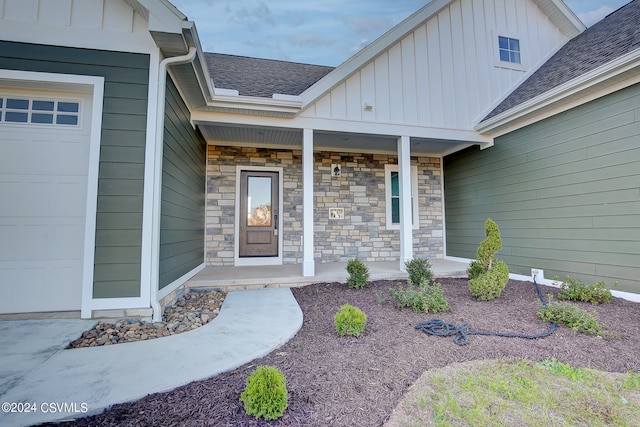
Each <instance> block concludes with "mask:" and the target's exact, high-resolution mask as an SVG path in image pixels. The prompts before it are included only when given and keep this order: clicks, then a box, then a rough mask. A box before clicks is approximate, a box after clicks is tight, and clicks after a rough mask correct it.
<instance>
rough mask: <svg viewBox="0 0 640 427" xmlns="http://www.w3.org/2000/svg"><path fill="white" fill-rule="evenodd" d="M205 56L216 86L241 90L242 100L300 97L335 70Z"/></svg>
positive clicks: (263, 60) (254, 59)
mask: <svg viewBox="0 0 640 427" xmlns="http://www.w3.org/2000/svg"><path fill="white" fill-rule="evenodd" d="M204 55H205V59H206V62H207V67H208V68H209V74H210V75H211V78H212V79H213V84H214V86H215V87H216V88H217V89H233V90H237V91H238V94H239V95H240V96H257V97H264V98H271V97H272V96H273V95H274V94H282V95H294V96H297V95H300V94H301V93H302V92H304V91H305V90H306V89H308V88H309V86H311V85H313V84H314V83H315V82H317V81H318V80H320V79H322V78H323V77H324V76H326V75H327V74H328V73H330V72H331V71H332V70H333V69H334V68H333V67H325V66H322V65H310V64H300V63H295V62H287V61H277V60H272V59H260V58H249V57H246V56H236V55H226V54H221V53H205V54H204Z"/></svg>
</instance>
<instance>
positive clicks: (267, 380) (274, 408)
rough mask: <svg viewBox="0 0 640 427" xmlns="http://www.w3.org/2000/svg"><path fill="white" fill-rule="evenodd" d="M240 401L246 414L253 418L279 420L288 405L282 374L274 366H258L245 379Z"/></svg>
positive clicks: (284, 379)
mask: <svg viewBox="0 0 640 427" xmlns="http://www.w3.org/2000/svg"><path fill="white" fill-rule="evenodd" d="M240 400H241V401H242V403H244V410H245V411H246V413H247V414H249V415H251V416H253V417H255V418H258V419H259V418H262V417H264V419H265V420H276V419H278V418H280V417H281V416H282V415H283V414H284V410H285V409H287V406H288V405H289V401H288V395H287V380H286V378H285V376H284V374H283V373H282V371H280V370H279V369H278V368H276V367H274V366H259V367H258V368H257V369H256V370H255V371H254V372H253V373H252V374H251V375H249V377H248V378H247V385H246V387H245V389H244V391H243V392H242V394H241V395H240Z"/></svg>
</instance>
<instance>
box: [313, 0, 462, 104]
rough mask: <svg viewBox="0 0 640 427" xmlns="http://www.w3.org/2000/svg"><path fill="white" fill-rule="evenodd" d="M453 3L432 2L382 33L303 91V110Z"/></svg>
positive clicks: (446, 1) (443, 0)
mask: <svg viewBox="0 0 640 427" xmlns="http://www.w3.org/2000/svg"><path fill="white" fill-rule="evenodd" d="M451 3H453V0H432V1H431V2H429V3H428V4H426V5H425V6H424V7H422V8H421V9H420V10H418V11H417V12H415V13H414V14H413V15H411V16H409V17H408V18H407V19H405V20H404V21H402V22H401V23H400V24H398V25H396V26H395V27H393V28H392V29H391V30H389V31H387V32H386V33H384V34H383V35H382V36H380V37H379V38H378V39H376V40H375V41H374V42H372V43H371V44H369V45H368V46H367V47H365V48H364V49H362V50H360V51H359V52H358V53H356V54H355V55H353V56H352V57H351V58H349V59H347V60H346V61H345V62H343V63H342V64H340V65H339V66H338V67H337V68H336V69H334V70H333V71H331V72H330V73H329V74H327V75H326V76H325V77H323V78H322V79H320V80H319V81H318V82H316V83H315V84H314V85H312V86H311V87H309V88H308V89H307V90H305V91H304V92H303V93H302V94H301V95H300V96H301V97H302V105H303V109H304V108H306V107H308V106H309V105H310V104H312V103H313V102H315V101H316V100H317V99H319V98H320V97H322V96H323V95H324V94H325V93H327V92H329V91H330V90H331V89H333V88H334V87H335V86H337V85H338V84H340V83H341V82H342V81H344V80H346V79H347V78H349V76H351V75H352V74H353V73H355V72H356V71H358V70H359V69H360V68H362V67H363V66H365V65H366V64H367V63H369V62H370V61H372V60H373V59H374V58H376V57H377V56H378V55H380V54H381V53H382V52H384V51H385V50H387V49H389V48H390V47H391V46H393V45H394V44H396V43H398V42H399V41H400V40H402V39H403V38H404V37H405V36H406V35H407V34H409V33H410V32H412V31H413V30H415V29H416V28H418V27H419V26H420V25H422V24H423V23H424V22H426V21H428V20H429V19H431V18H433V17H434V16H435V15H437V14H438V12H440V11H441V10H442V9H444V8H445V7H447V6H449V5H450V4H451Z"/></svg>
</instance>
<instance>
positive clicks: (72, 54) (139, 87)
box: [0, 42, 149, 298]
mask: <svg viewBox="0 0 640 427" xmlns="http://www.w3.org/2000/svg"><path fill="white" fill-rule="evenodd" d="M0 68H2V69H9V70H23V71H36V72H48V73H63V74H78V75H87V76H102V77H104V78H105V87H104V106H103V115H102V134H101V142H100V169H99V181H98V208H97V217H96V220H97V224H96V249H95V272H94V288H93V297H94V298H117V297H139V296H140V261H141V245H142V198H143V177H144V151H145V141H146V126H147V93H148V83H149V82H148V80H149V55H144V54H132V53H122V52H107V51H99V50H90V49H78V48H67V47H54V46H44V45H35V44H26V43H14V42H0Z"/></svg>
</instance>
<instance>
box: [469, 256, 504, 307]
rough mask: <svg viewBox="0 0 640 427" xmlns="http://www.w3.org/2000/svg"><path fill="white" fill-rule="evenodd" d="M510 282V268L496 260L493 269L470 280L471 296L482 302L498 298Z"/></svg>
mask: <svg viewBox="0 0 640 427" xmlns="http://www.w3.org/2000/svg"><path fill="white" fill-rule="evenodd" d="M508 281H509V267H507V264H505V262H504V261H500V260H495V261H494V264H493V267H491V268H490V269H489V270H487V271H486V272H485V273H483V274H481V275H479V276H478V277H476V278H475V279H471V280H469V290H470V291H471V294H472V295H473V296H474V297H476V298H478V299H479V300H480V301H490V300H492V299H496V298H498V297H499V296H500V295H501V294H502V291H503V290H504V287H505V285H506V284H507V282H508Z"/></svg>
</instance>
